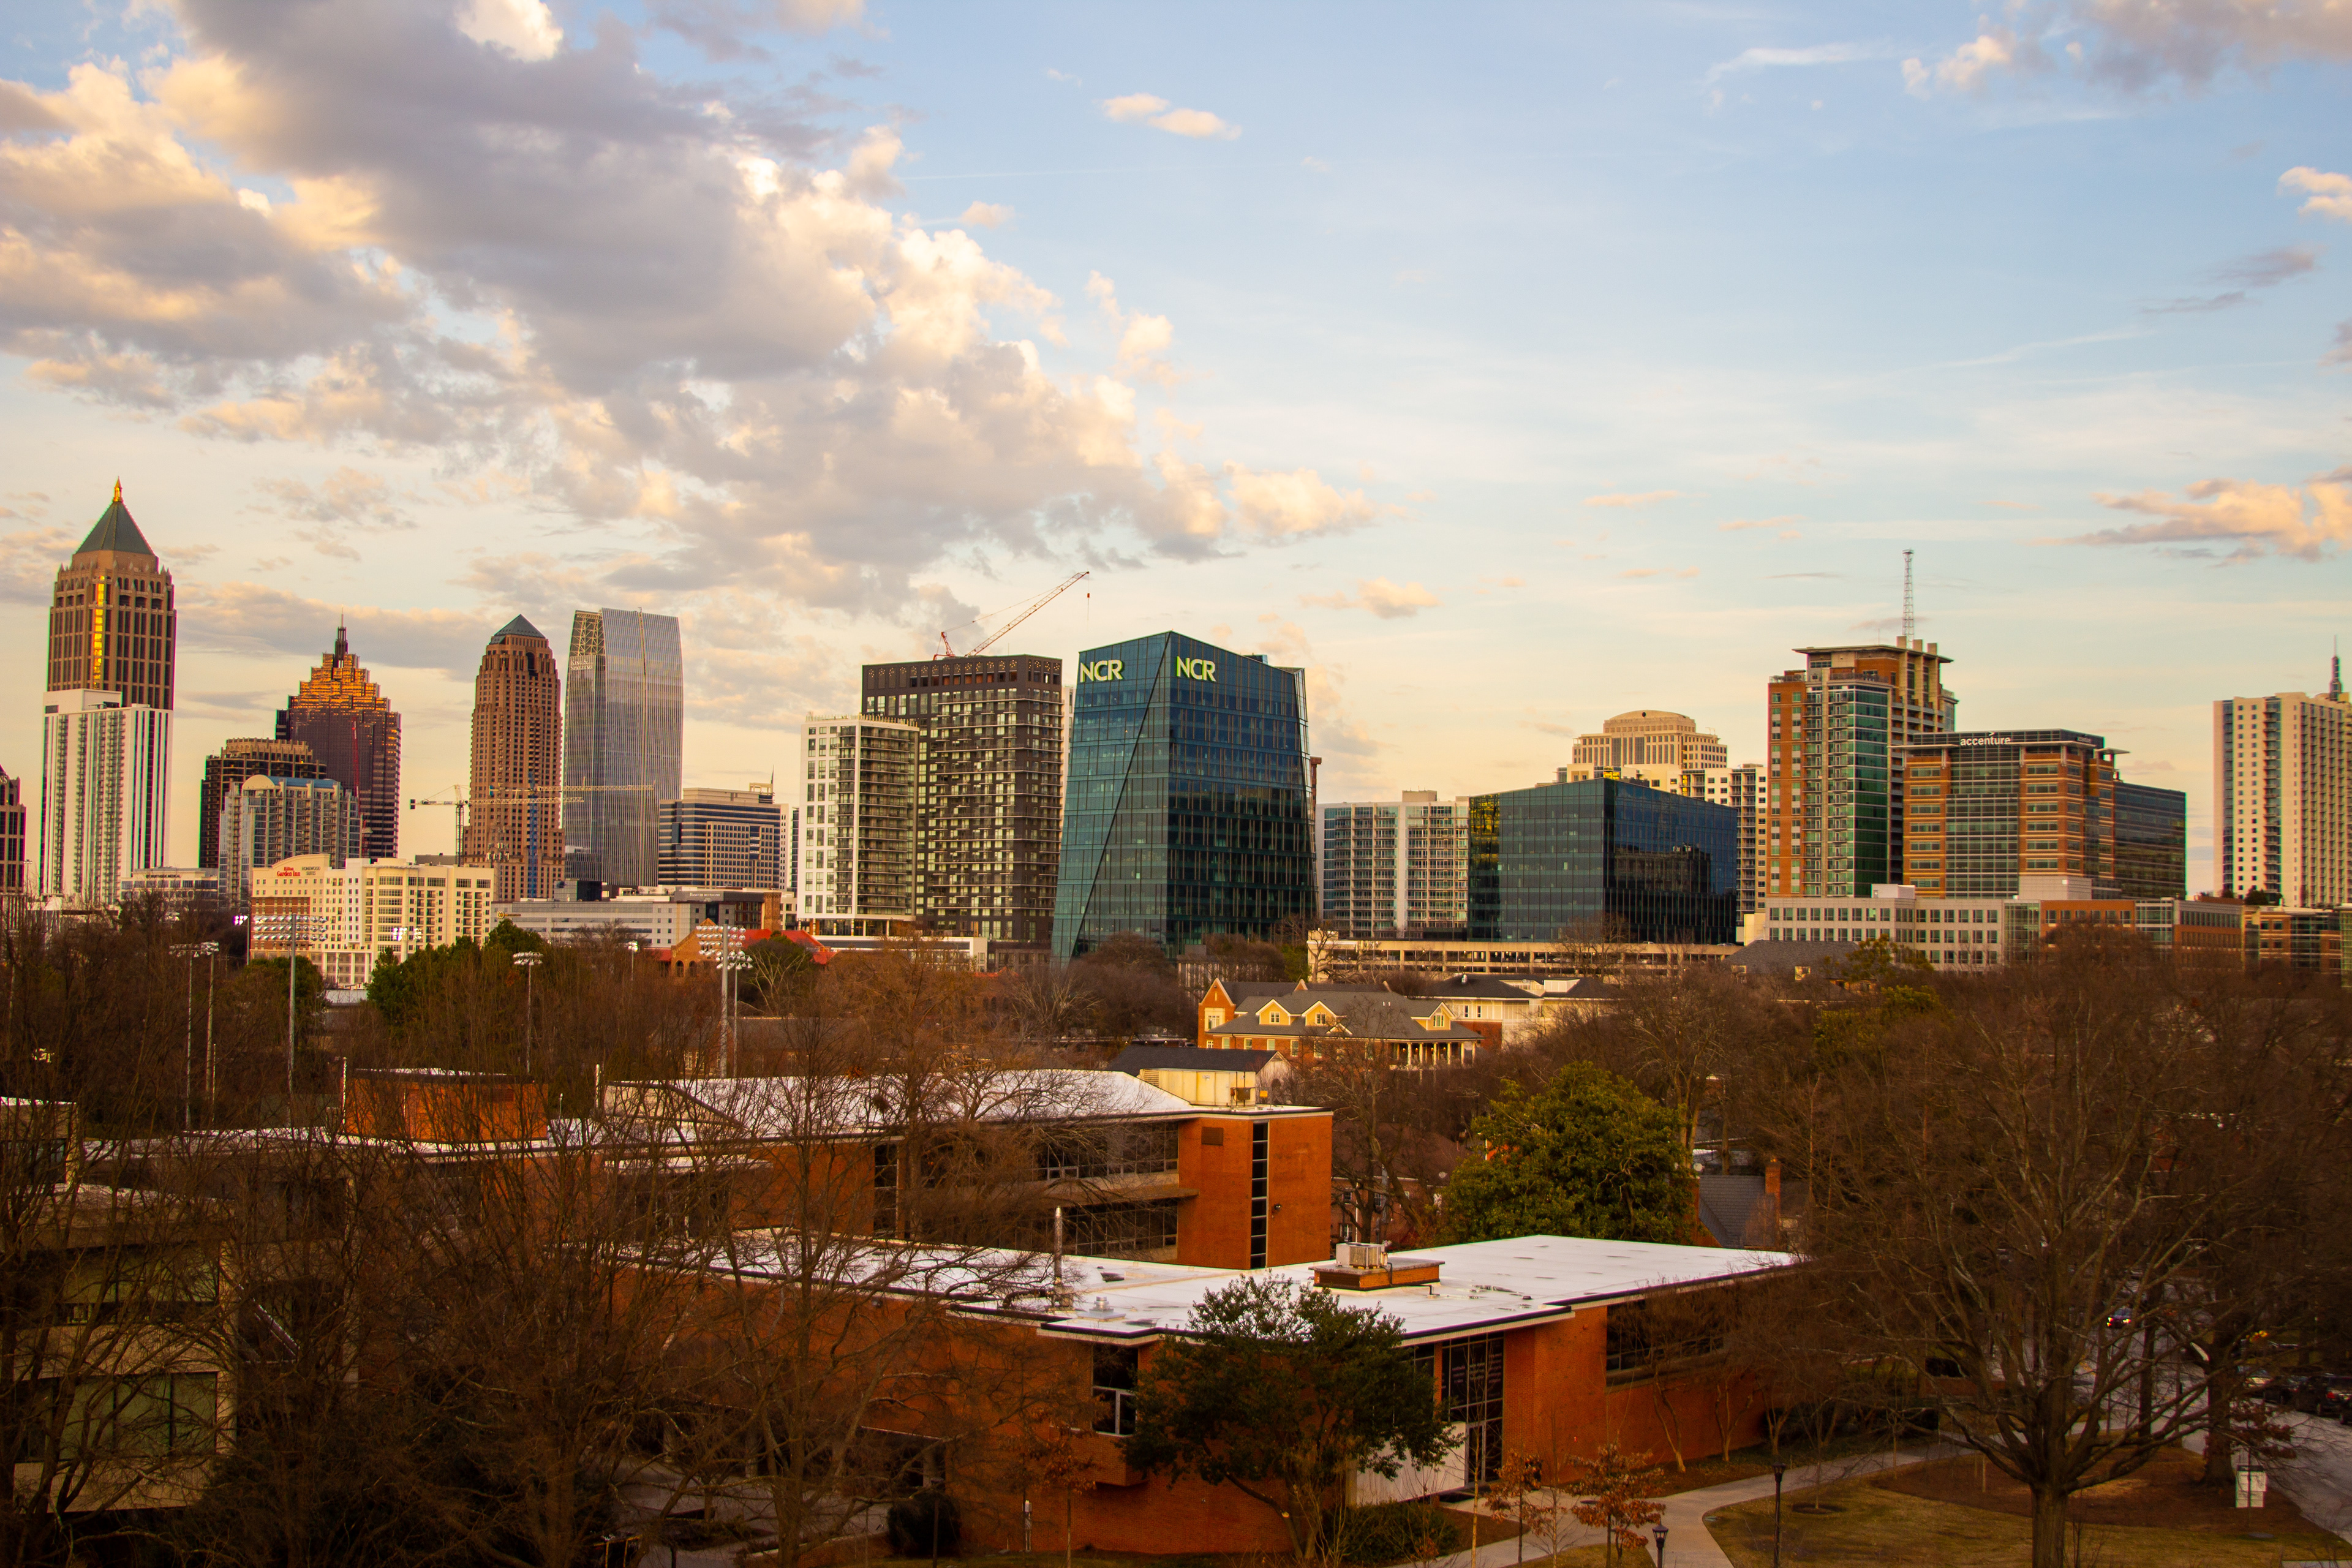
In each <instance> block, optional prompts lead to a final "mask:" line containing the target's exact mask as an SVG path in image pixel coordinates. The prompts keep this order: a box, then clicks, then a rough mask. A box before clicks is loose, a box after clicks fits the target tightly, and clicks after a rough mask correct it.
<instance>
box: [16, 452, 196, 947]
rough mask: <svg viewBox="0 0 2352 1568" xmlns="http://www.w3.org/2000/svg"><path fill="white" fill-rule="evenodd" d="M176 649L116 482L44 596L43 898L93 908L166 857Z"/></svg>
mask: <svg viewBox="0 0 2352 1568" xmlns="http://www.w3.org/2000/svg"><path fill="white" fill-rule="evenodd" d="M178 646H179V611H178V608H177V605H176V601H175V590H174V588H173V583H172V574H170V573H169V572H166V571H164V570H163V562H162V561H161V560H159V559H158V558H157V557H156V554H155V552H154V550H153V549H152V547H151V546H150V545H149V544H148V542H147V539H146V536H145V535H144V534H142V533H141V532H140V531H139V524H138V523H137V522H136V521H133V520H132V518H131V510H130V509H129V508H128V507H126V506H124V505H123V504H122V487H121V485H120V484H118V485H116V486H115V487H114V499H113V500H112V501H111V502H110V503H109V504H108V506H107V508H106V510H104V511H103V512H101V513H100V515H99V519H98V521H97V523H96V524H94V525H93V526H92V527H91V529H90V531H89V534H88V535H87V536H86V537H85V538H84V539H83V540H82V542H81V547H80V548H79V549H78V550H76V551H75V552H73V557H72V559H71V560H69V561H68V562H67V563H66V564H65V565H63V566H61V567H59V568H58V575H57V581H56V583H55V584H54V585H53V586H52V588H51V590H50V595H49V638H48V658H47V680H46V691H47V696H46V697H45V698H44V700H43V702H42V721H41V828H40V847H39V849H38V850H37V851H36V858H37V871H36V874H35V878H34V881H35V890H36V891H37V892H38V893H39V894H40V895H41V896H43V897H45V898H61V899H63V900H66V901H67V902H68V903H70V904H73V905H75V906H77V907H81V908H92V909H94V908H99V907H101V906H103V905H106V904H109V903H111V902H113V901H114V900H115V898H116V896H117V891H118V889H120V888H121V883H122V879H123V878H124V877H125V876H127V875H128V874H130V873H131V872H132V871H142V870H146V869H148V868H151V867H156V866H162V865H165V864H168V856H167V854H166V845H165V829H166V826H167V822H168V806H169V802H170V799H171V769H172V705H173V692H174V690H175V688H176V679H177V673H176V672H177V668H178V666H177V661H178Z"/></svg>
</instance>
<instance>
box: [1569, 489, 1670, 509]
mask: <svg viewBox="0 0 2352 1568" xmlns="http://www.w3.org/2000/svg"><path fill="white" fill-rule="evenodd" d="M1682 494H1683V492H1682V491H1680V490H1643V491H1641V492H1640V493H1639V494H1636V495H1623V494H1620V493H1618V492H1616V491H1611V492H1610V493H1608V494H1606V495H1597V496H1586V497H1585V498H1584V504H1585V505H1587V506H1624V507H1640V506H1655V505H1657V504H1658V503H1659V502H1660V501H1662V500H1679V499H1680V498H1681V496H1682Z"/></svg>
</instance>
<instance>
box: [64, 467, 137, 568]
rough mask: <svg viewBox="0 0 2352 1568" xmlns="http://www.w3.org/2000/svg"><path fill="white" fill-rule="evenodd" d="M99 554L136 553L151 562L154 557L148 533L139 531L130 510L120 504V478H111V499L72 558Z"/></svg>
mask: <svg viewBox="0 0 2352 1568" xmlns="http://www.w3.org/2000/svg"><path fill="white" fill-rule="evenodd" d="M100 553H111V554H115V555H139V556H144V557H145V558H146V559H147V560H149V561H151V562H154V561H156V560H157V557H156V554H155V551H154V548H153V547H152V545H150V544H149V543H148V542H147V536H146V535H145V534H143V533H142V532H140V531H139V525H138V523H136V522H134V521H131V509H130V508H129V507H127V506H124V505H123V504H122V481H121V479H117V480H115V481H114V499H113V500H111V501H109V502H108V503H107V507H106V510H104V511H102V512H100V513H99V516H98V521H97V522H96V523H94V524H93V525H92V526H91V528H90V531H89V537H88V538H87V539H84V540H83V541H82V542H81V548H80V549H79V550H77V551H75V552H74V560H75V561H76V562H79V561H80V560H81V558H82V557H83V556H85V555H96V554H100Z"/></svg>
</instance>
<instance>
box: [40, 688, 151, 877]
mask: <svg viewBox="0 0 2352 1568" xmlns="http://www.w3.org/2000/svg"><path fill="white" fill-rule="evenodd" d="M49 696H50V699H51V700H50V701H49V702H47V704H46V705H45V706H44V709H43V711H42V715H41V847H40V852H39V874H38V883H37V887H36V888H35V889H34V890H35V892H37V894H38V895H39V896H40V897H42V898H45V899H62V900H65V902H66V903H67V904H68V906H69V907H72V908H75V909H102V908H104V907H105V906H106V905H108V904H110V903H112V902H114V901H115V899H116V898H117V897H118V896H119V894H120V891H121V886H122V883H123V881H124V880H125V879H127V878H128V877H129V876H130V875H131V873H132V872H133V871H144V870H148V869H151V868H154V867H158V866H165V865H169V864H170V863H171V862H170V860H169V858H167V857H166V856H165V854H164V852H163V821H164V806H165V795H164V790H165V780H164V760H165V758H166V757H167V756H168V755H169V754H170V751H171V743H172V731H171V721H172V716H171V715H170V714H169V713H165V712H163V711H161V710H157V709H153V708H149V707H146V706H144V705H143V704H142V705H141V706H137V707H125V706H124V705H123V704H122V703H121V701H120V700H117V699H116V697H115V695H114V693H112V692H111V691H53V692H51V693H50V694H49Z"/></svg>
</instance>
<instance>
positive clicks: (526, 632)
mask: <svg viewBox="0 0 2352 1568" xmlns="http://www.w3.org/2000/svg"><path fill="white" fill-rule="evenodd" d="M508 637H538V638H539V640H540V641H541V642H545V641H546V640H547V638H546V637H545V636H544V635H543V634H542V633H541V631H540V629H539V628H538V627H537V626H532V625H531V624H530V622H529V621H527V620H525V619H523V618H522V617H521V616H516V617H515V618H514V619H513V620H510V621H509V622H508V623H507V624H506V625H505V626H500V627H499V629H498V630H497V631H495V632H493V633H491V634H490V641H491V642H493V643H498V642H503V641H504V640H505V639H507V638H508Z"/></svg>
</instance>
